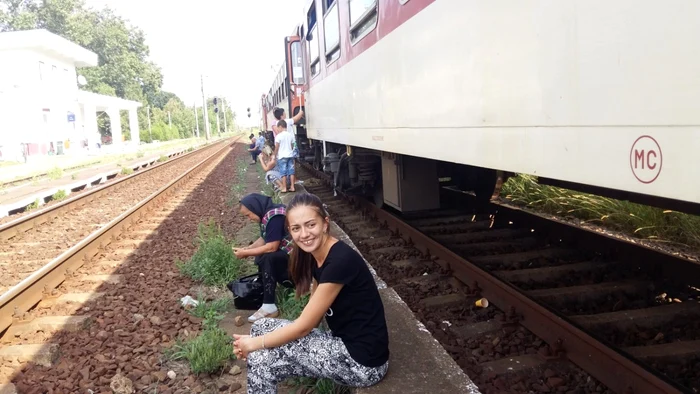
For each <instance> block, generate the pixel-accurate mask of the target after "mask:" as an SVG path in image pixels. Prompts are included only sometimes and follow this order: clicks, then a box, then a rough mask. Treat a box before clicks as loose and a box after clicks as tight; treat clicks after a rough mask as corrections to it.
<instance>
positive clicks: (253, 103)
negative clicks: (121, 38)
mask: <svg viewBox="0 0 700 394" xmlns="http://www.w3.org/2000/svg"><path fill="white" fill-rule="evenodd" d="M306 3H307V0H189V1H182V2H178V1H172V0H86V4H87V5H88V6H90V7H94V8H102V7H104V6H108V7H110V8H112V9H113V10H115V12H116V13H117V14H118V15H120V16H122V17H123V18H125V19H128V20H129V21H130V22H131V23H132V24H133V25H135V26H138V27H139V28H141V29H142V30H143V31H144V32H145V33H146V43H147V44H148V46H149V47H150V50H151V60H152V61H153V62H155V63H156V64H157V65H158V66H160V67H161V69H162V72H163V78H164V81H163V90H166V91H170V92H173V93H175V94H177V95H178V96H179V97H180V98H181V99H183V100H184V101H185V103H186V104H187V105H192V104H194V102H195V100H196V102H197V105H201V104H202V93H201V90H200V75H201V74H204V75H205V79H204V88H205V92H206V93H207V95H208V96H215V95H216V96H219V97H222V96H223V97H224V98H225V99H226V101H227V102H228V103H230V105H231V107H232V108H233V111H234V112H236V118H237V122H238V123H239V124H240V125H241V126H244V127H247V126H255V125H258V124H259V119H260V115H259V113H258V105H259V102H260V96H261V95H262V94H263V93H264V92H267V91H268V89H269V88H270V86H271V85H272V81H273V79H274V77H275V75H276V73H277V71H278V70H279V67H281V65H282V62H283V61H284V37H285V36H289V35H291V33H292V32H293V31H294V30H295V28H296V26H297V25H298V24H300V23H301V22H302V21H303V20H304V11H303V7H304V5H305V4H306ZM273 10H274V12H273ZM247 107H250V111H251V114H252V115H251V118H250V120H249V119H248V117H247V115H246V108H247Z"/></svg>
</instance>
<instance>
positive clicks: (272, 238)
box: [233, 193, 292, 323]
mask: <svg viewBox="0 0 700 394" xmlns="http://www.w3.org/2000/svg"><path fill="white" fill-rule="evenodd" d="M285 212H286V211H285V207H284V205H282V204H274V203H273V202H272V199H271V198H270V197H268V196H264V195H262V194H257V193H251V194H249V195H247V196H245V197H243V199H241V214H243V215H245V216H247V217H248V218H249V219H250V220H252V221H253V222H256V223H260V238H258V240H257V241H255V242H254V243H253V244H252V245H250V246H246V247H245V248H234V249H233V252H234V253H235V254H236V257H238V258H239V259H244V258H246V257H255V264H256V265H257V266H258V271H259V272H260V277H261V279H262V283H263V304H262V306H261V307H260V309H259V310H258V311H257V312H255V313H254V314H253V315H252V316H250V317H249V318H248V321H249V322H251V323H252V322H254V321H255V320H257V319H261V318H263V317H277V316H279V311H278V310H277V306H276V305H275V289H276V288H277V283H282V284H285V285H286V284H287V283H288V282H289V274H288V265H287V264H288V261H289V253H290V252H291V251H292V239H291V236H290V235H289V233H288V232H287V227H286V226H285Z"/></svg>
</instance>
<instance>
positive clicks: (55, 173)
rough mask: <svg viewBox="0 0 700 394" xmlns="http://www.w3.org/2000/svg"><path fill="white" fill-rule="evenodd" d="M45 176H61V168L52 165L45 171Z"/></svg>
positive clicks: (57, 177)
mask: <svg viewBox="0 0 700 394" xmlns="http://www.w3.org/2000/svg"><path fill="white" fill-rule="evenodd" d="M46 176H48V177H49V179H51V180H56V179H60V178H61V177H62V176H63V170H62V169H61V168H59V167H54V168H52V169H50V170H49V171H48V172H47V173H46Z"/></svg>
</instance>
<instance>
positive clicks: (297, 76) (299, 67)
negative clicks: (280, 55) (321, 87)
mask: <svg viewBox="0 0 700 394" xmlns="http://www.w3.org/2000/svg"><path fill="white" fill-rule="evenodd" d="M289 52H290V53H289V56H290V57H291V59H289V62H290V63H291V64H292V81H294V83H295V84H297V85H300V84H303V83H304V63H302V59H301V42H299V41H295V42H293V43H292V45H291V46H290V48H289Z"/></svg>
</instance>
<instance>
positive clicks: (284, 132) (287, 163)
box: [275, 120, 296, 193]
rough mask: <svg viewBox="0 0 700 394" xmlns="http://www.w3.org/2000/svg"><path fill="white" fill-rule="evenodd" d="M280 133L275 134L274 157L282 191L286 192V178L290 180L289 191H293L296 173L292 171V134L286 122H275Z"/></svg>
mask: <svg viewBox="0 0 700 394" xmlns="http://www.w3.org/2000/svg"><path fill="white" fill-rule="evenodd" d="M277 128H278V129H280V130H281V131H280V133H279V134H277V136H275V157H276V158H277V160H278V164H277V165H278V166H279V171H280V174H281V175H282V190H280V191H281V192H282V193H286V192H287V180H289V181H290V187H289V191H291V192H295V191H296V189H295V188H294V183H295V182H296V175H295V171H294V135H292V133H290V132H289V131H288V129H287V122H285V121H284V120H280V121H279V122H277Z"/></svg>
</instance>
